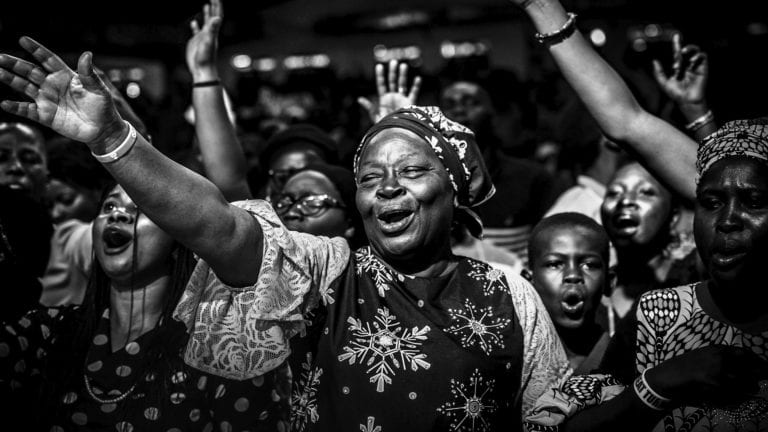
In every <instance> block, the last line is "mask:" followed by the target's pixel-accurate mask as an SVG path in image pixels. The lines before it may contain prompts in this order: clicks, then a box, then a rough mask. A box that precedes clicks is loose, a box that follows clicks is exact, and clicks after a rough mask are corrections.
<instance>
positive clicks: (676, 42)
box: [653, 33, 709, 105]
mask: <svg viewBox="0 0 768 432" xmlns="http://www.w3.org/2000/svg"><path fill="white" fill-rule="evenodd" d="M672 47H673V48H672V49H673V50H674V52H673V55H674V57H673V58H674V63H673V65H672V70H673V73H672V75H670V76H667V74H666V73H665V72H664V68H663V67H662V65H661V62H659V61H658V60H654V61H653V72H654V74H653V75H654V77H655V78H656V82H657V83H658V84H659V86H660V87H661V89H662V90H663V91H664V93H666V95H667V96H669V98H670V99H672V100H674V101H675V102H676V103H678V104H688V105H695V104H700V105H701V104H705V103H706V98H705V94H704V93H705V90H706V87H707V78H708V76H709V64H708V61H707V54H706V53H704V52H703V51H701V49H700V48H699V47H698V46H696V45H686V46H684V47H682V48H681V43H680V34H679V33H677V34H675V35H674V36H673V37H672Z"/></svg>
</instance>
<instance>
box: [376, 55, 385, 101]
mask: <svg viewBox="0 0 768 432" xmlns="http://www.w3.org/2000/svg"><path fill="white" fill-rule="evenodd" d="M375 72H376V91H377V92H378V93H379V96H381V95H383V94H385V93H387V84H386V81H385V80H384V65H383V64H381V63H377V64H376V69H375Z"/></svg>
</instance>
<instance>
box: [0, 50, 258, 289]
mask: <svg viewBox="0 0 768 432" xmlns="http://www.w3.org/2000/svg"><path fill="white" fill-rule="evenodd" d="M19 42H20V44H21V46H22V47H23V48H24V49H25V50H26V51H28V52H29V53H30V54H31V55H32V57H34V59H35V60H36V62H37V63H38V64H34V63H30V62H27V61H25V60H22V59H19V58H16V57H13V56H10V55H7V54H0V81H1V82H3V83H4V84H6V85H8V86H10V87H11V88H13V89H14V90H17V91H19V92H21V93H24V94H25V95H26V96H27V97H28V98H30V99H31V100H32V101H31V102H16V101H7V100H6V101H3V102H2V103H0V107H2V109H3V110H5V111H8V112H10V113H12V114H16V115H19V116H22V117H26V118H28V119H30V120H33V121H36V122H38V123H40V124H42V125H43V126H47V127H50V128H51V129H53V130H54V131H56V132H58V133H60V134H61V135H64V136H66V137H68V138H71V139H73V140H76V141H80V142H83V143H85V144H87V145H88V147H89V148H90V149H91V152H92V153H94V155H105V154H109V153H111V152H117V156H118V157H116V158H115V160H112V161H111V162H106V163H105V164H104V166H105V167H106V168H107V170H109V172H110V173H111V174H112V175H113V176H114V177H115V179H117V181H118V182H119V183H120V184H121V185H122V186H123V187H124V188H125V190H126V192H128V194H129V195H130V196H131V198H132V199H133V200H134V201H135V202H136V204H137V205H138V206H139V208H140V209H141V210H142V211H143V212H144V213H145V214H146V215H147V216H149V218H150V219H152V220H153V221H154V222H155V223H156V224H157V225H158V226H160V227H161V228H162V229H163V230H165V231H166V232H167V233H168V234H169V235H171V236H172V237H174V238H175V239H177V240H178V241H180V242H181V243H183V244H185V245H186V246H187V247H189V248H190V249H192V250H193V251H194V252H195V253H197V254H198V255H199V256H200V257H201V258H203V259H204V260H206V261H207V262H208V264H209V265H210V266H211V267H212V268H213V269H214V271H215V272H216V273H217V275H218V276H219V277H220V278H221V279H223V280H225V281H227V282H228V283H230V284H233V285H245V284H249V283H251V282H254V281H255V280H256V278H257V276H258V271H259V267H260V265H259V263H260V262H261V255H262V242H263V240H262V232H261V229H260V227H259V225H258V224H257V223H256V221H255V220H254V219H253V218H252V217H251V216H250V215H249V213H247V212H246V211H245V210H242V209H240V208H238V207H235V206H232V205H230V204H229V203H228V202H227V201H226V199H225V198H224V196H223V195H222V194H221V192H219V189H218V188H217V187H216V186H215V185H214V184H213V183H211V182H210V181H208V180H207V179H205V178H203V177H201V176H199V175H197V174H195V173H194V172H192V171H190V170H188V169H187V168H185V167H183V166H181V165H179V164H177V163H175V162H173V161H172V160H171V159H169V158H167V157H166V156H164V155H163V154H162V153H160V152H159V151H158V150H157V149H155V148H154V147H152V145H150V144H149V143H148V142H147V141H146V140H145V139H144V138H143V137H142V136H141V135H138V134H137V135H136V136H135V137H134V136H133V135H131V132H134V133H135V131H134V130H133V128H132V127H129V124H128V123H126V122H125V121H123V119H122V118H120V115H119V114H118V113H117V110H116V109H115V104H114V102H113V100H112V97H111V96H110V94H109V90H108V89H107V87H106V86H105V84H104V82H103V81H102V80H101V78H99V77H98V75H97V74H96V72H95V71H94V68H93V63H92V54H91V53H90V52H85V53H83V54H82V55H81V56H80V59H79V60H78V63H77V71H74V70H72V69H70V68H69V67H68V66H67V65H66V63H64V61H63V60H62V59H61V58H60V57H59V56H57V55H56V54H54V53H53V52H51V51H50V50H48V49H47V48H45V47H44V46H42V45H40V44H39V43H38V42H36V41H34V40H32V39H31V38H29V37H26V36H25V37H22V38H21V39H20V41H19ZM113 154H114V153H113Z"/></svg>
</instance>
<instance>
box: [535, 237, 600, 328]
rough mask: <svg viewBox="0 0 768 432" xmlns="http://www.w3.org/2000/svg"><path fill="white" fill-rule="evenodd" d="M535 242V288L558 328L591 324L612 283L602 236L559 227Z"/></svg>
mask: <svg viewBox="0 0 768 432" xmlns="http://www.w3.org/2000/svg"><path fill="white" fill-rule="evenodd" d="M534 241H535V242H536V245H535V248H534V254H535V256H533V257H531V258H532V260H533V267H532V268H531V273H532V276H533V286H534V287H535V288H536V291H538V293H539V295H540V296H541V300H542V301H543V302H544V306H545V307H546V308H547V311H548V312H549V315H550V317H551V318H552V321H553V322H554V324H555V326H556V327H559V328H568V329H574V328H579V327H581V326H583V325H585V324H590V323H592V322H593V321H594V316H595V311H596V310H597V307H598V305H599V304H600V298H601V296H602V294H603V292H604V291H605V289H604V288H605V286H606V284H607V283H608V282H609V281H608V266H607V263H606V262H605V259H604V258H603V255H602V254H601V252H602V249H603V247H602V245H601V242H600V236H599V235H598V234H597V233H595V232H593V231H591V230H589V229H587V228H584V227H556V228H553V229H551V230H548V231H545V232H542V233H540V234H539V236H537V238H536V239H534Z"/></svg>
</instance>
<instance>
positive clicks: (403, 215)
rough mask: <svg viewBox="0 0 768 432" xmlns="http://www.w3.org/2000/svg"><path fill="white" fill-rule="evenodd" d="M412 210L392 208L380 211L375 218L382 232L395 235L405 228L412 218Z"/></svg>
mask: <svg viewBox="0 0 768 432" xmlns="http://www.w3.org/2000/svg"><path fill="white" fill-rule="evenodd" d="M414 214H415V213H414V212H413V210H409V209H402V208H393V209H387V210H384V211H382V212H380V213H379V214H378V215H377V216H376V219H378V220H379V226H380V228H381V231H382V232H383V233H384V234H389V235H395V234H399V233H400V232H402V231H403V230H405V229H406V228H407V227H408V225H409V224H410V223H411V221H412V220H413V216H414Z"/></svg>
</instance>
